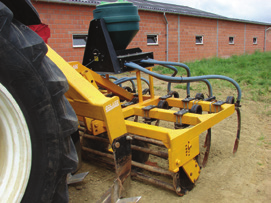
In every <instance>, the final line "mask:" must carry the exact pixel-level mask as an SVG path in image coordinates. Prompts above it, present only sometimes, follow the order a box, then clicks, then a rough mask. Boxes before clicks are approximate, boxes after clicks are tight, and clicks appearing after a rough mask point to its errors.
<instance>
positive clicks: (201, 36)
mask: <svg viewBox="0 0 271 203" xmlns="http://www.w3.org/2000/svg"><path fill="white" fill-rule="evenodd" d="M198 37H200V38H201V40H200V41H201V42H197V38H198ZM195 44H203V35H196V36H195Z"/></svg>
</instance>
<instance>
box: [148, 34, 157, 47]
mask: <svg viewBox="0 0 271 203" xmlns="http://www.w3.org/2000/svg"><path fill="white" fill-rule="evenodd" d="M147 45H158V35H147Z"/></svg>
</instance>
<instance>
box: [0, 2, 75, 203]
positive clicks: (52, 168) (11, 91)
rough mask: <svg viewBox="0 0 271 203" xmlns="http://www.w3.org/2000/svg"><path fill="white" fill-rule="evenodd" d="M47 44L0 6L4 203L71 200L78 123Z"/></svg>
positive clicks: (0, 186)
mask: <svg viewBox="0 0 271 203" xmlns="http://www.w3.org/2000/svg"><path fill="white" fill-rule="evenodd" d="M46 52H47V47H46V45H45V43H44V42H43V40H42V39H41V38H40V37H39V36H38V35H37V34H36V33H34V32H33V31H32V30H30V29H29V28H28V27H27V26H25V25H23V24H22V23H20V22H18V21H17V20H15V19H13V14H12V12H11V11H10V10H9V9H8V8H7V7H6V6H5V5H4V4H3V3H1V2H0V139H1V141H0V150H1V153H0V158H1V159H0V199H1V202H68V190H67V184H66V178H67V174H68V173H70V172H72V171H74V170H75V169H76V166H77V161H78V157H77V154H76V150H75V148H74V145H73V142H72V140H71V135H72V134H73V133H74V132H76V131H77V128H78V121H77V118H76V115H75V113H74V111H73V109H72V108H71V106H70V104H69V102H68V101H67V99H66V98H65V96H64V93H65V92H66V91H67V90H68V83H67V80H66V78H65V76H64V75H63V73H62V72H61V71H60V70H59V69H58V67H57V66H56V65H55V64H54V63H53V62H52V61H51V60H50V59H49V58H48V57H47V56H46Z"/></svg>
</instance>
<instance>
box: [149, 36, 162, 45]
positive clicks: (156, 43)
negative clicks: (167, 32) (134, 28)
mask: <svg viewBox="0 0 271 203" xmlns="http://www.w3.org/2000/svg"><path fill="white" fill-rule="evenodd" d="M149 36H154V37H156V40H154V41H156V42H155V43H149V42H148V37H149ZM158 39H159V38H158V34H147V45H159V41H158Z"/></svg>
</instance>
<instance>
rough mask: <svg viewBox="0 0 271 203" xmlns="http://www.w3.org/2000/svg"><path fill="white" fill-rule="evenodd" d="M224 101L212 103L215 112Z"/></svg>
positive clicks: (219, 109)
mask: <svg viewBox="0 0 271 203" xmlns="http://www.w3.org/2000/svg"><path fill="white" fill-rule="evenodd" d="M225 103H226V102H225V101H217V102H215V103H214V104H213V105H214V106H215V113H216V110H217V112H219V111H221V105H223V104H225Z"/></svg>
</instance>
